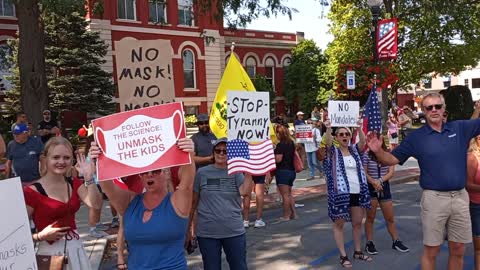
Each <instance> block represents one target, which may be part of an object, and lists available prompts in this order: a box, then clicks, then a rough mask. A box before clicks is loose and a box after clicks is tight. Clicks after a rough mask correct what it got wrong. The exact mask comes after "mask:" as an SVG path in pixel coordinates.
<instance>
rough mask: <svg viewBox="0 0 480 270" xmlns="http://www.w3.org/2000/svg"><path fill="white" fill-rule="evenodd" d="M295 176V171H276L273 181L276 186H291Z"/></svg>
mask: <svg viewBox="0 0 480 270" xmlns="http://www.w3.org/2000/svg"><path fill="white" fill-rule="evenodd" d="M296 176H297V174H296V173H295V171H291V170H277V171H276V172H275V181H276V182H277V186H278V185H288V186H293V181H295V177H296Z"/></svg>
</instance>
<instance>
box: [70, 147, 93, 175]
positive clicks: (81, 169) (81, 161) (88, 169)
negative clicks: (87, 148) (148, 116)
mask: <svg viewBox="0 0 480 270" xmlns="http://www.w3.org/2000/svg"><path fill="white" fill-rule="evenodd" d="M75 169H76V170H77V172H78V173H79V174H81V175H83V177H84V178H85V180H91V179H92V178H93V174H95V164H94V163H93V162H91V161H86V160H85V154H83V153H79V154H77V164H75Z"/></svg>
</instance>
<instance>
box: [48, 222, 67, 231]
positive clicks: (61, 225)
mask: <svg viewBox="0 0 480 270" xmlns="http://www.w3.org/2000/svg"><path fill="white" fill-rule="evenodd" d="M52 227H53V228H64V229H62V230H60V231H61V232H66V231H68V230H70V226H69V225H68V222H66V220H65V219H59V220H57V221H55V222H54V223H53V224H52Z"/></svg>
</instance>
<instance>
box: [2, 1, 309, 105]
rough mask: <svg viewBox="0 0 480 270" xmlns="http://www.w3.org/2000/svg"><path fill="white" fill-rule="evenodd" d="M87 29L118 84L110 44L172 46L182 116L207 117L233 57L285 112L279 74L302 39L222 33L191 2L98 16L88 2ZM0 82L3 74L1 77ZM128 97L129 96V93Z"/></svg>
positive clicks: (9, 31)
mask: <svg viewBox="0 0 480 270" xmlns="http://www.w3.org/2000/svg"><path fill="white" fill-rule="evenodd" d="M88 2H89V5H88V13H87V16H86V19H87V20H88V21H89V22H90V25H89V28H90V29H91V30H94V31H99V32H100V33H101V38H102V39H103V40H105V42H106V44H108V45H109V50H108V54H107V56H106V63H105V64H104V66H103V68H104V69H105V70H107V71H109V72H112V73H113V76H114V80H115V81H117V78H118V77H117V67H116V61H117V60H116V59H117V57H121V56H119V55H118V52H117V51H116V48H115V44H118V43H117V42H121V41H123V40H139V41H144V40H167V41H168V42H169V43H170V45H171V50H172V51H173V53H172V59H171V64H172V75H173V85H174V88H173V91H174V96H175V100H176V101H182V102H183V103H184V106H185V108H186V113H187V114H196V113H206V112H208V111H209V108H210V106H211V104H212V102H213V99H214V97H215V93H216V90H217V87H218V84H219V82H220V79H221V76H222V71H223V69H224V67H225V63H226V61H227V60H228V57H229V56H230V54H231V51H230V47H231V44H232V42H235V49H234V53H235V54H236V55H237V56H238V58H239V60H240V61H241V63H243V65H244V67H245V69H246V70H247V72H248V74H249V75H250V76H251V77H253V76H254V75H255V74H257V73H258V74H263V75H265V76H266V77H267V79H268V81H269V82H271V83H272V86H273V87H274V89H275V92H276V97H275V101H274V104H272V107H273V108H274V109H275V112H276V113H282V112H285V110H287V106H286V103H285V98H284V96H283V77H284V68H285V67H286V66H288V65H289V64H290V62H291V54H290V52H291V49H292V48H293V47H294V46H295V45H296V44H297V42H298V41H300V40H301V39H303V33H301V32H299V33H281V32H267V31H255V30H248V29H246V30H235V31H233V30H229V29H225V28H224V26H223V22H218V21H216V20H214V19H212V17H213V15H212V14H200V13H198V14H196V12H194V11H195V10H197V7H194V6H192V0H165V1H147V0H104V1H103V13H102V14H98V13H95V12H94V11H93V10H95V8H94V6H95V1H94V0H89V1H88ZM9 3H10V1H9V0H0V46H1V43H2V42H5V41H6V40H8V39H10V38H14V37H15V35H16V31H17V25H16V23H17V20H16V18H15V16H14V14H15V10H14V7H13V6H12V5H11V4H9ZM0 72H1V73H0V76H2V75H4V74H5V73H7V72H8V71H5V70H4V71H1V70H0ZM6 88H8V84H6ZM132 91H133V90H132Z"/></svg>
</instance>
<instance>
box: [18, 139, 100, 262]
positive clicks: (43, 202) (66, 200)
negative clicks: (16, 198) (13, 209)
mask: <svg viewBox="0 0 480 270" xmlns="http://www.w3.org/2000/svg"><path fill="white" fill-rule="evenodd" d="M44 159H45V167H44V168H42V169H43V170H42V175H43V176H42V177H41V178H40V180H38V182H37V183H34V184H32V185H30V186H27V187H25V188H24V195H25V201H26V204H27V211H28V215H29V216H30V217H31V218H32V219H33V222H34V223H35V226H36V228H37V231H38V232H37V233H34V234H33V240H34V241H36V242H38V243H39V245H38V251H37V254H39V255H63V253H64V248H65V241H66V251H67V256H68V258H69V259H68V262H69V263H68V265H67V268H66V269H68V270H90V269H91V266H90V262H89V260H88V257H87V255H86V253H85V250H84V249H83V244H82V242H81V241H80V237H79V235H78V232H77V230H76V229H77V225H76V223H75V213H76V212H77V211H78V209H79V208H80V200H82V201H83V202H84V203H85V204H86V205H87V206H88V207H93V208H97V207H99V206H100V205H101V204H100V202H101V195H100V192H99V191H98V188H97V185H92V184H93V183H94V181H93V173H94V167H93V166H94V165H93V163H86V162H85V156H84V155H83V154H81V155H77V165H76V166H75V168H76V169H77V170H78V172H79V173H81V174H83V176H84V178H85V183H83V182H82V181H80V180H78V179H73V180H71V179H70V178H69V177H67V176H66V175H67V174H68V172H70V169H71V167H72V164H73V149H72V145H71V144H70V142H69V141H68V140H67V139H65V138H63V137H52V138H51V139H50V140H49V141H48V142H47V144H46V145H45V150H44Z"/></svg>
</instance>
